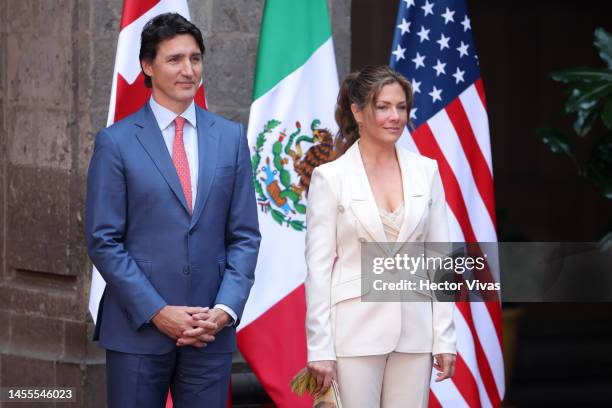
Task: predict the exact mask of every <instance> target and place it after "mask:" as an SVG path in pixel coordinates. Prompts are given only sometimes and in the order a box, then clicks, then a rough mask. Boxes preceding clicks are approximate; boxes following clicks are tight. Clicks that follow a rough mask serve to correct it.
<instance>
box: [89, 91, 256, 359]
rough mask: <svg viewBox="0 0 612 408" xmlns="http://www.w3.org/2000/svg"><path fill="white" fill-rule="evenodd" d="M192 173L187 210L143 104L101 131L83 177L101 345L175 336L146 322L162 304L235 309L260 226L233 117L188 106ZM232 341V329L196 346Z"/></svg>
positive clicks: (224, 347)
mask: <svg viewBox="0 0 612 408" xmlns="http://www.w3.org/2000/svg"><path fill="white" fill-rule="evenodd" d="M196 115H197V116H196V117H197V131H198V154H199V176H198V191H197V197H196V203H195V205H194V209H193V215H192V216H191V215H190V214H189V211H188V207H187V202H186V200H185V196H184V194H183V190H182V188H181V185H180V182H179V178H178V175H177V173H176V170H175V168H174V165H173V163H172V159H171V157H170V154H169V153H168V149H167V147H166V145H165V144H164V141H163V138H162V134H161V131H160V130H159V127H158V125H157V122H156V121H155V117H154V116H153V112H152V111H151V108H150V106H149V104H148V103H147V104H146V105H145V107H143V108H142V109H141V110H139V111H138V112H136V113H135V114H133V115H131V116H129V117H127V118H125V119H123V120H121V121H120V122H117V123H116V124H114V125H113V126H111V127H109V128H106V129H103V130H101V131H100V132H99V133H98V135H97V136H96V141H95V148H94V153H93V157H92V159H91V164H90V167H89V175H88V179H87V204H86V227H85V229H86V238H87V249H88V252H89V256H90V258H91V260H92V262H93V263H94V265H95V266H96V268H97V269H98V270H99V271H100V273H101V274H102V276H103V277H104V280H105V281H106V284H107V286H106V290H105V292H104V296H103V299H102V302H101V305H100V313H99V315H98V321H97V326H96V333H97V334H98V333H99V341H100V345H101V346H102V347H104V348H107V349H110V350H116V351H121V352H125V353H142V354H163V353H167V352H169V351H170V350H172V348H173V347H175V342H174V341H173V340H172V339H170V338H169V337H167V336H166V335H164V334H163V333H161V332H160V331H158V330H157V328H156V327H155V326H154V325H153V324H152V323H150V322H149V321H150V319H151V318H152V317H153V315H154V314H155V313H156V312H157V311H159V310H160V309H161V308H162V307H163V306H164V305H166V304H168V305H186V306H208V307H213V306H214V305H215V304H217V303H221V304H224V305H227V306H229V307H231V308H232V309H233V310H234V311H235V312H236V314H237V315H238V318H239V319H240V316H241V315H242V311H243V310H244V305H245V303H246V300H247V297H248V295H249V291H250V289H251V286H252V284H253V279H254V270H255V264H256V262H257V252H258V249H259V242H260V239H261V237H260V234H259V228H258V223H257V208H256V204H255V193H254V190H253V182H252V168H251V160H250V155H249V148H248V145H247V141H246V137H245V135H244V129H243V127H242V125H240V124H238V123H235V122H231V121H229V120H226V119H223V118H222V117H220V116H217V115H214V114H212V113H210V112H207V111H205V110H203V109H200V108H198V107H196ZM235 348H236V335H235V330H234V328H229V327H228V328H225V329H223V330H222V331H221V332H219V333H218V334H217V336H216V339H215V341H214V342H212V343H211V344H210V345H209V346H208V347H206V348H204V349H203V352H229V351H234V350H235Z"/></svg>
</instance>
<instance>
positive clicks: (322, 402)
mask: <svg viewBox="0 0 612 408" xmlns="http://www.w3.org/2000/svg"><path fill="white" fill-rule="evenodd" d="M312 406H313V407H314V408H342V402H340V391H339V390H338V383H337V382H336V380H332V384H331V387H329V389H328V390H327V392H326V393H325V394H323V395H321V396H320V397H319V398H317V399H316V400H315V401H314V403H313V404H312Z"/></svg>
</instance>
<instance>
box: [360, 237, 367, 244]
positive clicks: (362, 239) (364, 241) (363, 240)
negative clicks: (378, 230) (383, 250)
mask: <svg viewBox="0 0 612 408" xmlns="http://www.w3.org/2000/svg"><path fill="white" fill-rule="evenodd" d="M359 242H361V243H362V244H364V243H366V242H367V241H366V239H365V238H363V237H359Z"/></svg>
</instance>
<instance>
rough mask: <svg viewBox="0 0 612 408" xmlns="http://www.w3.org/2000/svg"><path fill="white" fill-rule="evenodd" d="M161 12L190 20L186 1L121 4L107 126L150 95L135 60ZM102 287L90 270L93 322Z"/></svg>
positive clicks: (199, 96)
mask: <svg viewBox="0 0 612 408" xmlns="http://www.w3.org/2000/svg"><path fill="white" fill-rule="evenodd" d="M163 13H178V14H180V15H182V16H183V17H185V18H186V19H187V20H189V19H190V17H189V7H188V6H187V0H125V1H124V3H123V11H122V13H121V23H120V26H119V30H120V32H119V39H118V40H117V54H116V56H115V69H114V71H113V85H112V90H111V97H110V103H109V105H108V119H107V121H106V125H107V126H110V125H112V124H113V123H115V122H117V121H119V120H121V119H123V118H125V117H126V116H128V115H130V114H132V113H134V112H136V111H137V110H138V109H140V108H142V107H143V105H144V104H145V103H146V102H147V100H148V99H149V97H150V96H151V89H149V88H147V87H146V86H145V84H144V76H143V74H142V70H141V68H140V61H139V60H138V53H139V51H140V34H141V32H142V29H143V27H144V26H145V24H146V23H147V22H148V21H149V20H151V19H152V18H153V17H155V16H157V15H159V14H163ZM195 102H196V103H197V104H198V105H199V106H200V107H202V108H204V109H206V96H205V92H204V86H203V85H200V88H199V89H198V92H197V93H196V97H195ZM105 286H106V282H104V279H103V278H102V276H101V275H100V273H99V272H98V271H97V270H96V268H95V267H93V271H92V277H91V290H90V292H89V312H90V313H91V317H92V318H93V320H94V323H95V322H96V319H97V317H98V307H99V305H100V300H101V299H102V294H103V293H104V288H105ZM228 406H229V401H228ZM169 407H172V400H171V398H170V394H168V402H167V403H166V408H169Z"/></svg>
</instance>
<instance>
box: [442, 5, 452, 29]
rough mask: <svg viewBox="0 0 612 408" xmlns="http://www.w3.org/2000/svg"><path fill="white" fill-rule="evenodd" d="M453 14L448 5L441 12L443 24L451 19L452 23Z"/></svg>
mask: <svg viewBox="0 0 612 408" xmlns="http://www.w3.org/2000/svg"><path fill="white" fill-rule="evenodd" d="M454 15H455V12H454V11H451V10H450V9H449V8H448V7H447V8H446V11H445V12H444V14H442V17H444V24H445V25H446V24H448V23H449V22H450V21H452V22H453V23H454V22H455V19H454V18H453V16H454Z"/></svg>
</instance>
